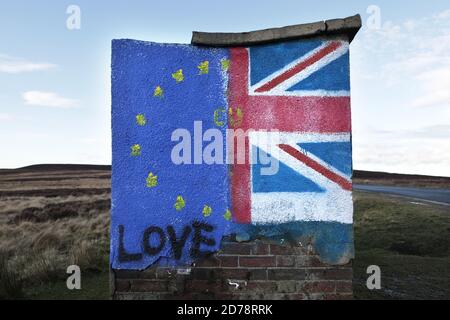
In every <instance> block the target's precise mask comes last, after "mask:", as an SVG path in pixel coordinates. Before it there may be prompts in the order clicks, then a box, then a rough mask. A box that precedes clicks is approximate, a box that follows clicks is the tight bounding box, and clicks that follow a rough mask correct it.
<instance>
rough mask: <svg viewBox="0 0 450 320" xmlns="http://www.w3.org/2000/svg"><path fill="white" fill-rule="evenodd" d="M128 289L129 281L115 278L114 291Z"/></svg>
mask: <svg viewBox="0 0 450 320" xmlns="http://www.w3.org/2000/svg"><path fill="white" fill-rule="evenodd" d="M129 290H130V281H128V280H122V279H117V280H116V291H119V292H123V291H129Z"/></svg>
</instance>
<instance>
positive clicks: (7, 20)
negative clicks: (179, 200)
mask: <svg viewBox="0 0 450 320" xmlns="http://www.w3.org/2000/svg"><path fill="white" fill-rule="evenodd" d="M71 4H74V5H78V6H79V7H80V9H81V29H80V30H68V29H67V27H66V19H67V18H68V14H66V9H67V7H68V6H69V5H71ZM370 5H376V6H378V7H379V8H380V26H381V27H380V28H373V27H368V25H367V23H370V21H369V22H368V19H370V17H371V14H369V13H367V8H368V7H369V6H370ZM356 13H360V14H361V16H362V19H363V24H364V26H363V28H362V30H361V31H360V33H359V34H358V35H357V37H356V38H355V40H354V42H353V43H352V44H351V85H352V89H351V90H352V111H353V116H352V117H353V122H352V123H353V142H354V143H353V148H354V156H353V159H354V167H355V168H356V169H365V170H381V171H390V172H400V173H419V174H432V175H446V176H450V90H449V89H448V88H450V55H449V52H450V1H426V2H425V1H422V2H414V3H413V2H411V1H361V0H358V1H357V0H355V1H340V2H337V1H331V0H330V1H320V2H319V1H313V2H312V1H300V0H295V1H282V0H278V1H265V0H258V1H248V0H247V1H242V0H241V1H235V0H229V1H227V2H224V3H219V2H217V1H211V0H210V1H204V0H198V1H196V0H191V1H159V2H158V1H151V0H148V1H132V0H130V1H99V0H97V1H75V0H74V1H32V2H31V1H17V0H16V1H2V3H1V4H0V39H1V40H2V42H1V44H0V151H1V153H0V167H1V168H15V167H20V166H25V165H30V164H36V163H94V164H109V163H110V161H111V147H110V144H111V138H110V80H109V76H110V73H109V66H110V50H111V48H110V46H111V39H114V38H134V39H140V40H148V41H156V42H176V43H189V42H190V38H191V31H192V30H202V31H235V32H238V31H250V30H255V29H261V28H270V27H276V26H284V25H290V24H297V23H304V22H313V21H318V20H324V19H330V18H339V17H346V16H350V15H353V14H356Z"/></svg>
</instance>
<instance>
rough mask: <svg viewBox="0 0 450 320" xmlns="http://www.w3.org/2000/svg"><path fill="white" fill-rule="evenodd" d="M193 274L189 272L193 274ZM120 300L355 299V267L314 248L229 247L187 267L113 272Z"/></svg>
mask: <svg viewBox="0 0 450 320" xmlns="http://www.w3.org/2000/svg"><path fill="white" fill-rule="evenodd" d="M187 271H188V272H187ZM111 276H112V279H111V284H112V285H111V287H112V295H113V298H114V299H152V300H153V299H180V300H185V299H233V300H234V299H251V300H254V299H268V300H279V299H287V300H303V299H351V298H352V297H353V292H352V266H351V263H349V264H347V265H344V266H332V265H328V264H324V263H322V262H321V261H320V259H319V257H318V256H317V255H315V254H314V252H312V250H311V249H307V248H304V247H293V246H290V245H278V244H273V243H269V242H265V241H260V240H257V241H254V242H249V243H237V242H223V243H222V249H221V250H220V251H219V252H218V253H217V254H214V255H212V256H210V257H208V258H205V259H203V260H201V261H198V262H197V263H195V265H193V266H190V267H187V268H184V269H177V268H162V267H157V266H152V267H150V268H148V269H147V270H145V271H131V270H112V272H111Z"/></svg>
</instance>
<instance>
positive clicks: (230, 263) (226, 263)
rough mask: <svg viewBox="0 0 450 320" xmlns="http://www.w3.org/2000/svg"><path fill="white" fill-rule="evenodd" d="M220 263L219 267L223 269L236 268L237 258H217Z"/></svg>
mask: <svg viewBox="0 0 450 320" xmlns="http://www.w3.org/2000/svg"><path fill="white" fill-rule="evenodd" d="M218 258H219V259H220V261H221V264H220V265H221V266H222V267H225V268H231V267H237V266H238V257H237V256H218Z"/></svg>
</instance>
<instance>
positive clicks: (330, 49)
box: [255, 41, 342, 92]
mask: <svg viewBox="0 0 450 320" xmlns="http://www.w3.org/2000/svg"><path fill="white" fill-rule="evenodd" d="M340 46H342V44H341V43H340V42H336V41H333V42H331V43H330V44H329V45H327V46H325V47H324V48H322V49H321V50H319V51H318V52H316V53H315V54H314V55H312V56H311V57H309V58H307V59H306V60H303V61H301V62H299V63H298V64H296V65H295V66H293V67H292V68H291V69H288V70H287V71H286V72H284V73H282V74H280V75H278V76H276V77H275V78H273V79H272V80H270V81H269V82H267V83H265V84H264V85H262V86H261V87H259V88H257V89H256V90H255V92H267V91H270V90H272V89H273V88H275V87H276V86H277V85H279V84H280V83H282V82H284V81H286V80H287V79H289V78H292V77H293V76H294V75H296V74H297V73H299V72H300V71H302V70H304V69H306V68H307V67H309V66H310V65H312V64H314V63H316V62H317V61H319V60H320V59H322V58H323V57H325V56H327V55H328V54H330V53H332V52H333V51H335V50H336V49H338V48H339V47H340Z"/></svg>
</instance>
